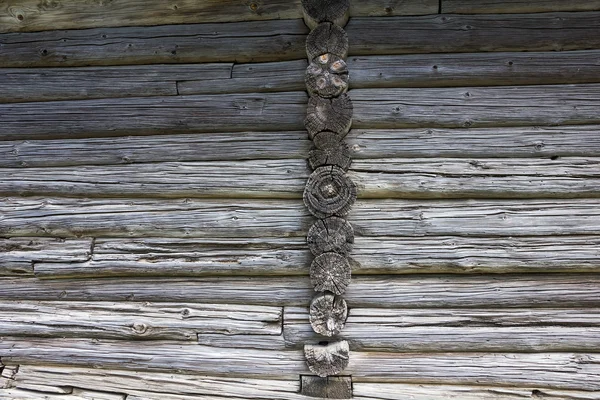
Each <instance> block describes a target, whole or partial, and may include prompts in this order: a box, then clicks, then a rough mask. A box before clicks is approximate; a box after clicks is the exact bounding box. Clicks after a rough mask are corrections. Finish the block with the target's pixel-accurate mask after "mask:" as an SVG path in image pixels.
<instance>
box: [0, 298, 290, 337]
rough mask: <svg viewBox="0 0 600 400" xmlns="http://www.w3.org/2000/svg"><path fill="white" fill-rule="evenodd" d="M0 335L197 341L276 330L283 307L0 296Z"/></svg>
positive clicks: (274, 332) (273, 333)
mask: <svg viewBox="0 0 600 400" xmlns="http://www.w3.org/2000/svg"><path fill="white" fill-rule="evenodd" d="M0 312H1V313H0V314H1V316H0V321H1V324H0V335H2V336H43V337H55V338H61V337H72V338H76V337H83V338H92V337H93V338H108V339H120V340H134V341H135V340H157V339H163V340H165V339H166V340H182V341H190V340H192V341H196V340H197V336H198V335H202V334H224V335H228V336H230V335H243V336H244V337H245V336H246V335H280V334H281V326H282V321H283V320H282V309H281V307H264V306H244V305H241V306H233V305H229V304H227V305H212V304H193V303H187V304H186V303H161V304H155V303H131V302H127V303H109V302H93V303H85V302H77V301H73V302H68V301H67V302H64V301H50V302H26V301H5V302H0Z"/></svg>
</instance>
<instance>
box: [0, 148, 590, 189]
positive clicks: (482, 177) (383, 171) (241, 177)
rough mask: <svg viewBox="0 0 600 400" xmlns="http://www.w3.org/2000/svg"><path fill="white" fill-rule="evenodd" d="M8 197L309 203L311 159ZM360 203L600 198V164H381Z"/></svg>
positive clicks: (105, 171)
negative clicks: (306, 196)
mask: <svg viewBox="0 0 600 400" xmlns="http://www.w3.org/2000/svg"><path fill="white" fill-rule="evenodd" d="M0 175H1V176H3V180H2V181H1V182H0V195H4V196H11V195H20V196H35V195H39V194H45V195H48V196H85V197H140V196H144V197H156V198H178V197H179V198H181V197H191V198H213V197H217V198H245V199H248V198H271V199H277V198H279V199H299V198H301V197H302V192H303V190H304V187H305V184H306V180H307V178H308V176H309V175H310V171H309V169H308V167H307V165H306V162H305V161H304V160H283V161H280V160H260V161H238V162H223V161H218V162H195V163H192V162H186V163H174V162H170V163H153V164H135V165H126V166H79V167H63V168H49V167H44V168H33V167H32V168H17V169H4V168H0ZM348 176H349V177H350V179H352V181H353V182H354V183H355V184H356V186H357V187H358V195H359V198H365V199H366V198H369V199H381V198H404V199H407V198H420V199H430V198H443V199H451V198H457V199H460V198H539V197H544V198H554V197H556V198H577V197H599V195H600V158H575V157H569V158H559V159H556V160H553V159H533V158H527V159H460V160H456V159H439V158H438V159H430V158H426V159H404V158H402V159H376V160H358V161H355V162H354V163H353V165H352V168H351V169H350V172H349V174H348Z"/></svg>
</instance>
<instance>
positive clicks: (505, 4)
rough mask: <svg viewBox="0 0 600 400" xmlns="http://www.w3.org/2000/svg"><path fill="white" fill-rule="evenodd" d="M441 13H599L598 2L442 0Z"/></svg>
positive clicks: (599, 2)
mask: <svg viewBox="0 0 600 400" xmlns="http://www.w3.org/2000/svg"><path fill="white" fill-rule="evenodd" d="M441 6H442V9H441V11H442V12H443V13H459V14H480V13H485V14H502V13H536V12H556V11H600V1H598V0H578V1H561V0H534V1H531V0H530V1H525V0H509V1H506V0H443V1H442V2H441Z"/></svg>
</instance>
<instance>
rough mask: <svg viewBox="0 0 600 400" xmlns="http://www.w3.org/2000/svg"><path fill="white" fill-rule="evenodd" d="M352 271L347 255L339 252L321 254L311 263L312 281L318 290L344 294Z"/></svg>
mask: <svg viewBox="0 0 600 400" xmlns="http://www.w3.org/2000/svg"><path fill="white" fill-rule="evenodd" d="M351 273H352V270H351V269H350V264H349V262H348V260H347V259H346V257H344V256H341V255H339V254H337V253H332V252H329V253H323V254H320V255H318V256H317V257H315V259H314V260H313V262H312V263H311V264H310V281H311V283H312V285H313V288H314V289H315V291H316V292H324V291H329V292H333V293H335V294H337V295H340V294H343V293H344V292H345V291H346V288H347V287H348V285H349V284H350V278H351Z"/></svg>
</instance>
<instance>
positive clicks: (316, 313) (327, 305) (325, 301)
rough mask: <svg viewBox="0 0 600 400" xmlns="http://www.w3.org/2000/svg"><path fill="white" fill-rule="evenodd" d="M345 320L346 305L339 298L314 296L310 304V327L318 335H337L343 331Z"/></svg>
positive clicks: (329, 295) (325, 294) (322, 295)
mask: <svg viewBox="0 0 600 400" xmlns="http://www.w3.org/2000/svg"><path fill="white" fill-rule="evenodd" d="M347 318H348V305H347V304H346V301H345V300H344V299H343V298H342V297H341V296H336V295H334V294H332V293H322V294H319V295H317V296H315V297H314V298H313V299H312V301H311V303H310V309H309V319H310V325H311V326H312V328H313V331H315V332H316V333H318V334H319V335H323V336H328V337H331V336H335V335H337V334H338V333H340V332H341V330H342V329H344V325H345V324H346V319H347Z"/></svg>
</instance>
